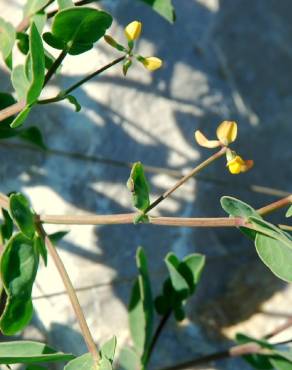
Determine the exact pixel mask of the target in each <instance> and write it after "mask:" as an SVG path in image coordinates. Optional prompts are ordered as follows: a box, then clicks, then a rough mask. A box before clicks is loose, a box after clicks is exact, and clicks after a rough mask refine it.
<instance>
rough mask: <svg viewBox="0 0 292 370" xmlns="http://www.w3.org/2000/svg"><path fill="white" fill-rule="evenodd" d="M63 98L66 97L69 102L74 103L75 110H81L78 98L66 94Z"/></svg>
mask: <svg viewBox="0 0 292 370" xmlns="http://www.w3.org/2000/svg"><path fill="white" fill-rule="evenodd" d="M65 99H67V100H68V101H69V102H70V103H71V104H73V105H74V107H75V112H80V111H81V105H80V103H79V102H78V100H77V99H76V98H75V96H73V95H66V97H65Z"/></svg>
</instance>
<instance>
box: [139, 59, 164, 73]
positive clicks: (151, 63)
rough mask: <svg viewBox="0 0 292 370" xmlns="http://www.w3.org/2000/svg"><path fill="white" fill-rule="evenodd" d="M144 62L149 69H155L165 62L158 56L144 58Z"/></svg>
mask: <svg viewBox="0 0 292 370" xmlns="http://www.w3.org/2000/svg"><path fill="white" fill-rule="evenodd" d="M142 63H143V64H144V67H145V68H147V69H148V70H149V71H155V70H156V69H158V68H160V67H161V66H162V64H163V62H162V60H161V59H159V58H156V57H147V58H143V60H142Z"/></svg>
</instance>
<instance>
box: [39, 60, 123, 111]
mask: <svg viewBox="0 0 292 370" xmlns="http://www.w3.org/2000/svg"><path fill="white" fill-rule="evenodd" d="M124 59H125V56H122V57H120V58H117V59H115V60H114V61H112V62H111V63H109V64H106V65H105V66H103V67H102V68H99V69H97V70H96V71H95V72H93V73H91V74H89V75H88V76H86V77H84V78H82V80H80V81H78V82H76V83H75V84H74V85H72V86H70V87H68V88H67V89H66V90H63V91H61V92H60V93H59V94H58V95H57V96H55V97H53V98H48V99H42V100H39V101H38V104H50V103H56V102H58V101H61V100H63V99H65V98H66V96H67V95H68V94H70V92H72V91H73V90H75V89H77V88H78V87H79V86H81V85H83V84H84V83H85V82H87V81H89V80H91V79H92V78H93V77H95V76H97V75H99V74H101V73H102V72H104V71H106V70H107V69H109V68H110V67H112V66H114V65H115V64H118V63H120V62H121V61H122V60H124Z"/></svg>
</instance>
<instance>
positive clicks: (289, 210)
mask: <svg viewBox="0 0 292 370" xmlns="http://www.w3.org/2000/svg"><path fill="white" fill-rule="evenodd" d="M286 217H292V206H290V207H289V208H288V210H287V212H286Z"/></svg>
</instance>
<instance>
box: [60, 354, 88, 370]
mask: <svg viewBox="0 0 292 370" xmlns="http://www.w3.org/2000/svg"><path fill="white" fill-rule="evenodd" d="M64 370H95V366H94V361H93V358H92V356H91V353H85V354H84V355H82V356H79V357H76V358H75V359H74V360H72V361H70V362H69V363H68V364H67V365H65V367H64Z"/></svg>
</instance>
